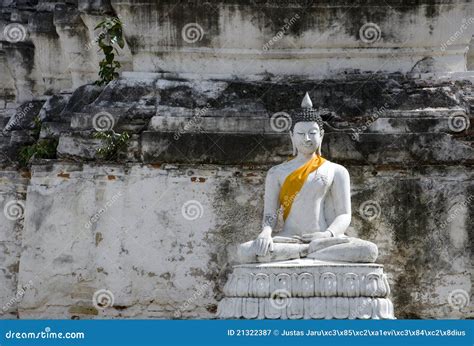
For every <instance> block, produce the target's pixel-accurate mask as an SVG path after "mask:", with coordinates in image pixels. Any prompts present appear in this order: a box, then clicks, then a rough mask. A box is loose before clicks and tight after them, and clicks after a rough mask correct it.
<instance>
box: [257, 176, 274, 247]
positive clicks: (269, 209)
mask: <svg viewBox="0 0 474 346" xmlns="http://www.w3.org/2000/svg"><path fill="white" fill-rule="evenodd" d="M279 193H280V184H279V182H278V177H277V175H276V174H275V171H274V170H273V169H270V170H269V171H268V173H267V178H266V180H265V197H264V208H263V222H262V228H263V230H262V232H260V234H259V235H258V237H257V239H256V241H255V243H254V248H255V253H256V254H257V256H265V255H266V254H267V253H268V251H269V250H270V251H273V241H272V231H273V229H274V228H275V226H276V224H277V221H278V209H279V201H278V196H279Z"/></svg>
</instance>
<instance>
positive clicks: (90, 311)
mask: <svg viewBox="0 0 474 346" xmlns="http://www.w3.org/2000/svg"><path fill="white" fill-rule="evenodd" d="M68 311H69V313H71V314H80V315H93V316H96V315H98V314H99V311H97V309H96V308H94V307H92V306H72V307H70V308H69V310H68Z"/></svg>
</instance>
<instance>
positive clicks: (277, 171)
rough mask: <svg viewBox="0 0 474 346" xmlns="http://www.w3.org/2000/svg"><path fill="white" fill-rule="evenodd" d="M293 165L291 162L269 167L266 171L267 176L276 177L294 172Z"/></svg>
mask: <svg viewBox="0 0 474 346" xmlns="http://www.w3.org/2000/svg"><path fill="white" fill-rule="evenodd" d="M294 166H295V164H294V163H293V162H291V161H285V162H282V163H280V164H278V165H276V166H273V167H271V168H270V169H269V170H268V175H273V176H278V175H281V174H287V173H288V171H289V170H294Z"/></svg>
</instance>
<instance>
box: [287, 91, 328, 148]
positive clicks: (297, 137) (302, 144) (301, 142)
mask: <svg viewBox="0 0 474 346" xmlns="http://www.w3.org/2000/svg"><path fill="white" fill-rule="evenodd" d="M323 136H324V128H323V119H322V118H321V116H320V115H319V113H318V112H317V111H316V110H315V109H313V103H312V102H311V99H310V98H309V95H308V93H306V95H305V96H304V98H303V101H302V102H301V110H298V111H297V112H295V113H294V114H293V115H292V125H291V129H290V137H291V142H292V143H293V155H296V154H297V153H298V152H300V153H302V154H306V155H308V154H312V153H317V154H318V155H321V143H322V141H323Z"/></svg>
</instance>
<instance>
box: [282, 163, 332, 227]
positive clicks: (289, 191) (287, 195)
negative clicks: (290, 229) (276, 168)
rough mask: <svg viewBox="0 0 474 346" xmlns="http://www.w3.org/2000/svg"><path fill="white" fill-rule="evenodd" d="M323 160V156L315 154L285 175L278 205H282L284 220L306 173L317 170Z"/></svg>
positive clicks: (306, 175)
mask: <svg viewBox="0 0 474 346" xmlns="http://www.w3.org/2000/svg"><path fill="white" fill-rule="evenodd" d="M325 161H326V159H325V158H323V157H321V156H319V155H316V156H314V157H313V158H312V159H310V160H308V162H306V163H305V164H304V165H303V166H301V167H299V168H297V169H295V170H294V171H293V172H291V173H290V175H288V176H287V177H286V179H285V182H284V183H283V185H282V187H281V190H280V205H281V206H282V207H283V220H286V218H287V217H288V214H290V210H291V206H292V205H293V201H294V200H295V197H296V195H297V194H298V192H300V190H301V188H302V187H303V184H304V183H305V181H306V179H307V178H308V175H310V174H311V173H312V172H314V171H315V170H317V169H318V168H319V167H320V166H321V165H322V164H323V163H324V162H325Z"/></svg>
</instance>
